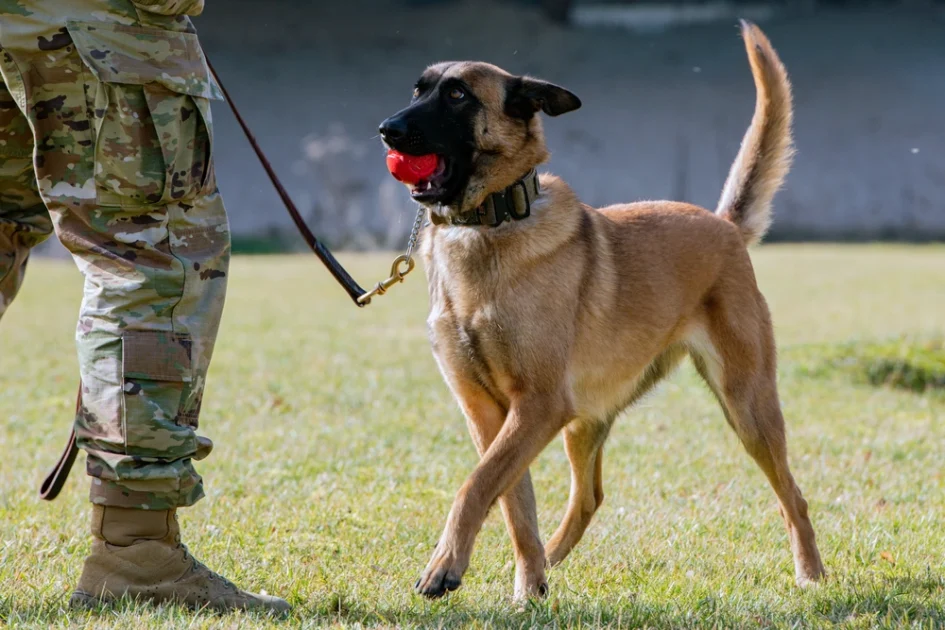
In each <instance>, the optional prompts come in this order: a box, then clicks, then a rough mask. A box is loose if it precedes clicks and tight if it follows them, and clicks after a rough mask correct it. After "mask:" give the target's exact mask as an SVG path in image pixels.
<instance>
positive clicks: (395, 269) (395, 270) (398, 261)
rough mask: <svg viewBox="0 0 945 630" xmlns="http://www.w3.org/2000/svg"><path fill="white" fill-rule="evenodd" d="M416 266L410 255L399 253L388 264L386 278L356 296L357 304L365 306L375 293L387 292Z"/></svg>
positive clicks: (382, 293)
mask: <svg viewBox="0 0 945 630" xmlns="http://www.w3.org/2000/svg"><path fill="white" fill-rule="evenodd" d="M402 265H406V268H404V269H401V266H402ZM415 266H416V262H414V259H413V257H412V256H407V255H406V254H401V255H400V256H398V257H397V258H395V259H394V264H392V265H391V266H390V277H389V278H387V280H381V281H380V282H378V283H377V284H376V285H374V288H373V289H371V290H370V291H368V292H367V293H365V294H364V295H361V296H358V304H360V305H361V306H367V305H368V304H370V303H371V298H372V297H374V296H375V295H384V294H385V293H387V289H389V288H391V287H392V286H394V285H395V284H397V283H398V282H403V281H404V278H405V277H406V276H407V274H408V273H410V272H411V271H413V268H414V267H415Z"/></svg>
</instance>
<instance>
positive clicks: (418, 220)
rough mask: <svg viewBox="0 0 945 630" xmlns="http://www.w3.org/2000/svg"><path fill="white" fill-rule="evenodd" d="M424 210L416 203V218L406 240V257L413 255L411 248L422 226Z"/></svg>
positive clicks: (414, 244) (415, 242)
mask: <svg viewBox="0 0 945 630" xmlns="http://www.w3.org/2000/svg"><path fill="white" fill-rule="evenodd" d="M425 213H426V210H425V209H424V207H423V206H421V205H420V204H417V218H416V219H414V222H413V229H412V230H410V239H409V240H408V241H407V254H406V255H407V258H411V257H412V256H413V248H414V247H415V246H416V245H417V239H418V238H419V237H420V228H422V227H423V216H424V214H425Z"/></svg>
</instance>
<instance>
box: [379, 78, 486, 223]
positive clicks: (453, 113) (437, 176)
mask: <svg viewBox="0 0 945 630" xmlns="http://www.w3.org/2000/svg"><path fill="white" fill-rule="evenodd" d="M481 109H482V103H481V102H480V101H479V100H478V99H477V98H476V96H475V95H474V94H473V92H472V89H471V88H470V87H469V86H468V85H466V84H465V83H464V82H463V81H462V80H460V79H458V78H444V77H443V73H442V68H441V66H434V67H432V68H430V69H428V70H427V71H426V72H424V73H423V76H421V77H420V80H419V81H417V84H416V87H415V88H414V93H413V98H412V100H411V102H410V105H408V106H407V107H406V108H404V109H402V110H401V111H399V112H397V113H396V114H394V115H393V116H391V117H390V118H388V119H387V120H385V121H384V122H382V123H381V126H380V129H379V131H380V134H381V138H383V140H384V143H385V144H387V146H389V147H390V148H391V149H394V150H395V151H399V152H400V153H405V154H407V155H428V154H431V153H434V154H436V155H437V157H438V158H439V164H438V166H437V170H436V172H434V174H433V175H431V176H430V178H429V179H427V180H424V181H421V182H419V183H418V184H417V185H416V186H413V187H412V188H411V193H410V194H411V196H412V197H413V198H414V199H416V200H417V201H419V202H421V203H424V204H440V205H449V204H451V203H453V202H454V201H455V200H456V199H457V197H459V195H460V194H461V193H462V192H463V190H464V189H465V187H466V184H467V183H468V182H469V178H470V177H471V175H472V172H473V157H474V155H475V152H476V139H475V121H476V117H477V115H478V114H479V112H480V111H481Z"/></svg>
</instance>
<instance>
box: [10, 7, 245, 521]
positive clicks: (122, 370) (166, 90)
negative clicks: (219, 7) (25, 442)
mask: <svg viewBox="0 0 945 630" xmlns="http://www.w3.org/2000/svg"><path fill="white" fill-rule="evenodd" d="M197 5H199V7H202V0H200V1H197V0H172V1H171V2H166V1H158V0H139V1H136V2H132V0H0V79H2V81H0V316H2V315H3V312H4V311H5V310H6V308H8V306H9V304H10V302H11V301H12V300H13V298H14V296H15V295H16V293H17V290H18V289H19V287H20V284H21V282H22V281H23V276H24V271H25V268H26V262H27V258H28V256H29V252H30V248H31V247H33V246H34V245H36V244H38V243H40V242H42V241H43V239H45V238H46V237H47V236H48V235H49V234H50V233H51V232H52V231H53V229H55V232H56V235H57V236H58V237H59V239H60V241H61V242H62V243H63V245H65V247H66V248H67V249H68V250H69V251H70V252H71V254H72V256H73V258H74V259H75V262H76V263H77V265H78V266H79V269H80V270H81V272H82V274H83V275H84V278H85V293H84V298H83V301H82V306H81V311H80V314H79V323H78V326H77V331H76V345H77V349H78V357H79V369H80V376H81V387H82V405H81V407H80V410H79V413H78V414H77V417H76V419H75V429H76V434H77V438H78V443H79V446H80V447H82V448H83V449H85V450H86V452H87V453H88V473H89V475H91V477H92V478H93V479H92V489H91V500H92V501H93V502H94V503H99V504H105V505H116V506H123V507H138V508H147V509H166V508H173V507H178V506H185V505H190V504H192V503H194V502H195V501H197V500H198V499H199V498H200V497H202V496H203V487H202V482H201V478H200V476H199V475H198V474H197V472H196V471H195V470H194V467H193V464H192V461H193V460H194V459H201V458H202V457H204V456H206V454H207V453H209V451H210V448H212V444H211V443H210V441H209V440H207V439H206V438H202V437H198V436H197V435H196V433H195V429H196V428H197V417H198V414H199V411H200V404H201V399H202V396H203V390H204V383H205V380H206V375H207V368H208V366H209V363H210V357H211V354H212V351H213V345H214V341H215V338H216V334H217V328H218V325H219V320H220V315H221V312H222V309H223V301H224V294H225V291H226V280H227V264H228V261H229V247H230V241H229V229H228V225H227V218H226V214H225V211H224V208H223V202H222V199H221V198H220V195H219V192H218V190H217V186H216V179H215V176H214V172H213V167H212V162H211V155H212V151H211V143H212V129H211V119H210V107H209V101H210V99H214V98H220V97H219V91H218V90H219V88H218V87H217V86H216V84H215V83H214V82H213V81H212V79H211V78H210V76H209V72H208V70H207V66H206V61H205V59H204V57H203V53H202V51H201V49H200V46H199V43H198V41H197V36H196V34H195V33H194V30H193V26H192V24H191V22H190V20H189V19H188V18H187V17H184V16H183V15H179V13H185V12H191V13H193V12H194V7H195V6H197ZM198 10H199V9H198Z"/></svg>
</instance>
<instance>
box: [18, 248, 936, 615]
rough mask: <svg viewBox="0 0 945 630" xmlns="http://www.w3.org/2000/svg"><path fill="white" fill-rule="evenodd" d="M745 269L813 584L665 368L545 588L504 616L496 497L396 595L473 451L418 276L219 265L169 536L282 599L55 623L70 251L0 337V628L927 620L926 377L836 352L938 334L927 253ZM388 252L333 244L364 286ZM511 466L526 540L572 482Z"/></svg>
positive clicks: (71, 576)
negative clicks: (458, 540)
mask: <svg viewBox="0 0 945 630" xmlns="http://www.w3.org/2000/svg"><path fill="white" fill-rule="evenodd" d="M753 258H754V261H755V265H756V270H757V274H758V278H759V282H760V284H761V287H762V290H763V291H764V293H765V294H766V296H767V297H768V300H769V303H770V305H771V308H772V311H773V314H774V320H775V324H776V330H777V335H778V343H779V347H780V356H781V366H780V390H781V395H782V399H783V402H784V408H785V416H786V418H787V422H788V431H789V446H790V456H791V463H792V465H793V468H794V472H795V476H796V478H797V481H798V484H799V485H800V486H801V488H802V489H803V491H804V494H805V496H806V498H807V499H808V501H809V502H810V512H811V517H812V520H813V523H814V527H815V528H816V530H817V535H818V542H819V544H820V549H821V553H822V554H823V559H824V562H825V564H826V567H827V571H828V574H829V580H828V581H827V582H826V583H825V584H824V585H822V586H820V587H817V588H814V589H809V590H805V591H800V590H798V589H797V588H796V587H795V586H794V581H793V567H792V563H791V556H790V553H789V551H788V543H787V537H786V534H785V532H784V530H783V527H782V523H781V519H780V517H779V516H778V512H777V508H776V504H775V499H774V494H773V493H772V491H771V490H770V488H769V487H768V485H767V482H766V481H765V479H764V478H763V475H762V474H761V472H760V470H759V469H758V468H757V467H756V466H755V465H754V463H753V462H752V461H751V459H750V458H749V457H748V456H747V455H746V454H745V453H744V452H743V450H742V447H741V446H740V444H739V443H738V441H737V439H736V438H735V436H734V434H733V433H732V432H731V430H730V429H729V428H728V426H727V425H726V423H725V421H724V419H723V417H722V414H721V412H720V411H719V409H718V407H717V405H716V403H715V401H714V399H713V398H712V396H711V394H710V393H709V392H708V391H707V389H706V388H705V387H704V386H703V385H702V384H701V382H700V381H699V380H698V377H696V376H695V371H694V370H693V369H692V368H691V367H689V365H688V364H687V365H686V366H685V367H684V368H683V369H682V370H680V371H679V372H678V373H677V374H676V375H675V376H674V377H673V378H671V379H670V380H668V381H667V382H666V383H664V384H663V385H662V386H661V387H660V388H659V390H658V392H657V393H655V394H653V395H651V396H650V397H648V398H647V399H645V400H644V401H643V402H642V404H640V405H639V406H638V407H637V408H635V409H634V410H632V411H630V412H628V413H626V414H624V416H623V417H622V418H621V419H620V420H618V422H617V425H616V427H615V429H614V432H613V433H612V436H611V438H610V441H609V442H608V446H607V448H606V451H605V453H606V454H605V458H604V486H605V491H606V500H605V502H604V505H603V507H602V508H601V510H600V511H599V512H598V515H597V517H596V519H595V521H594V522H593V523H592V524H591V527H590V528H589V530H588V533H587V534H586V536H585V538H584V540H583V541H582V542H581V543H580V544H579V545H578V547H577V548H576V549H575V551H574V552H573V553H572V555H571V556H570V557H569V558H568V559H567V560H566V561H565V563H564V564H563V565H562V566H560V567H558V568H556V569H554V570H552V571H551V572H550V573H549V582H550V587H551V594H550V596H549V597H548V599H547V600H545V601H542V602H535V603H529V604H528V605H526V606H516V605H514V604H512V603H511V601H510V600H511V597H510V596H511V593H512V575H513V563H512V558H511V547H510V545H509V542H508V539H507V536H506V533H505V528H504V525H503V524H502V521H501V515H500V514H499V512H498V510H495V511H494V512H493V513H492V514H491V515H490V517H489V519H488V520H487V522H486V525H485V527H484V528H483V530H482V532H481V534H480V536H479V540H478V544H477V547H476V551H475V553H474V555H473V559H472V565H471V567H470V570H469V572H468V573H467V575H466V578H465V581H464V585H463V587H462V589H460V590H459V591H457V592H456V593H454V594H453V595H452V596H450V597H448V598H445V599H443V600H440V601H436V602H428V601H426V600H424V599H422V598H420V597H419V596H417V595H415V594H413V592H412V586H413V583H414V581H415V580H416V578H417V576H418V575H419V572H420V571H421V570H422V568H423V567H424V565H425V564H426V562H427V559H428V557H429V554H430V552H431V550H432V547H433V545H434V544H435V542H436V539H437V537H438V535H439V533H440V530H441V527H442V525H443V521H444V519H445V517H446V513H447V511H448V509H449V505H450V502H451V500H452V497H453V493H454V492H455V491H456V489H457V488H458V487H459V485H460V484H461V482H462V480H463V479H464V478H465V476H466V475H467V473H468V472H469V471H470V470H471V468H472V466H473V465H474V464H475V462H476V453H475V450H474V449H473V446H472V444H471V442H470V440H469V438H468V437H467V434H466V429H465V425H464V422H463V419H462V416H461V414H460V413H459V411H458V409H457V407H456V405H455V404H454V402H453V400H452V398H451V396H450V394H449V392H448V391H447V388H446V386H445V385H444V384H443V382H442V381H441V379H440V376H439V374H438V372H437V369H436V366H435V364H434V362H433V359H432V357H431V354H430V350H429V346H428V344H427V341H426V333H425V325H424V320H425V316H426V306H427V298H426V285H425V282H424V279H423V277H422V272H417V273H416V275H415V276H411V277H410V279H409V280H408V282H407V283H406V284H405V285H401V286H397V287H395V288H394V289H392V291H391V293H389V294H388V295H387V296H384V297H382V298H379V299H377V300H376V302H375V304H374V305H373V306H370V307H369V308H367V309H361V310H359V309H356V308H355V307H354V306H352V304H351V303H350V302H349V301H348V298H347V297H346V296H345V295H344V293H343V292H342V291H341V290H340V289H339V288H338V287H336V286H334V285H333V284H332V281H331V279H330V278H329V276H328V275H327V273H326V272H325V270H324V269H322V268H321V267H320V266H319V264H318V262H317V261H316V260H315V259H314V258H309V257H299V256H296V257H238V258H237V259H236V260H235V261H234V263H233V268H232V274H231V280H230V287H231V288H230V295H229V298H228V302H227V306H226V312H225V316H224V324H223V327H222V329H221V333H220V337H219V342H218V345H217V350H216V354H215V357H214V363H213V367H212V369H211V374H210V380H209V385H208V389H207V395H206V400H205V404H204V411H203V415H202V418H201V424H202V430H201V433H203V434H205V435H207V436H208V437H210V438H211V439H213V440H214V442H215V445H216V448H215V450H214V452H213V454H212V455H211V457H210V458H209V459H207V460H205V461H203V462H200V464H199V466H198V469H199V470H200V472H201V473H202V474H203V475H204V477H205V479H206V482H207V494H208V497H207V499H205V500H204V501H201V502H200V503H199V504H198V505H197V506H195V507H194V508H192V509H189V510H186V511H182V518H181V521H182V525H183V527H184V536H185V541H186V542H187V543H188V544H189V546H190V547H191V549H192V550H194V551H195V552H196V553H197V555H198V557H200V558H201V559H203V560H204V561H205V562H206V563H207V564H208V565H210V566H211V567H213V568H215V569H218V570H220V571H221V572H222V573H224V574H225V575H227V576H228V577H230V578H231V579H233V580H234V581H236V582H237V583H239V584H241V585H244V586H245V587H247V588H253V589H257V590H258V589H265V590H266V591H268V592H271V593H278V594H281V595H283V596H285V597H286V598H287V599H288V600H289V601H290V602H291V603H292V604H294V606H295V610H294V612H293V614H292V616H291V617H289V618H288V619H286V620H282V621H278V620H270V619H267V618H265V617H259V616H253V615H230V616H216V615H212V614H209V613H200V614H197V615H192V614H191V613H188V612H186V611H182V610H179V609H177V608H174V607H166V608H161V609H151V608H147V607H135V606H134V605H131V604H127V605H124V606H118V607H115V608H110V609H106V610H105V611H102V612H92V613H76V612H71V611H69V610H68V609H67V608H66V602H67V600H68V594H69V592H70V589H71V588H72V586H73V584H74V583H75V582H76V580H77V578H78V575H79V572H80V569H81V562H82V559H83V557H84V555H85V553H86V551H87V550H88V546H89V538H88V534H87V532H88V520H87V503H86V495H87V481H86V478H85V476H84V474H83V472H84V471H83V466H82V463H83V462H84V457H80V460H79V462H78V464H77V466H76V469H75V470H74V471H73V475H72V477H71V478H70V480H69V483H68V484H67V485H66V487H65V489H64V490H63V494H62V496H60V498H59V499H58V500H56V501H55V502H53V503H45V502H42V501H40V500H39V499H38V498H37V496H36V488H37V486H38V484H39V482H40V480H41V479H42V476H43V475H44V474H45V473H46V472H47V470H48V468H49V467H50V466H51V465H52V463H53V462H54V460H55V458H56V456H57V455H58V453H59V449H60V448H61V446H62V444H63V442H64V441H65V439H66V437H67V434H68V430H69V425H70V422H71V413H72V405H73V403H74V398H73V396H74V388H75V383H76V378H77V371H76V361H75V357H74V354H73V352H74V350H73V343H72V338H73V328H74V325H75V322H74V318H75V315H76V313H77V309H78V302H79V298H80V293H81V282H80V277H79V275H78V273H77V272H76V271H75V269H74V268H73V266H72V265H71V264H70V263H64V262H53V261H43V260H37V261H35V262H34V263H32V267H31V269H30V271H29V273H28V274H27V276H28V277H27V282H26V287H25V288H24V290H23V292H22V294H21V296H20V297H19V298H18V300H17V302H16V303H15V304H14V306H13V307H12V308H11V310H10V311H9V312H8V314H7V316H6V317H5V319H4V320H3V322H2V325H0V417H2V418H3V420H2V421H0V449H2V453H3V456H2V457H0V543H2V544H0V626H2V625H4V623H6V624H9V625H10V626H17V627H19V626H33V627H49V626H54V627H58V626H62V627H65V626H80V627H84V626H90V627H92V626H94V627H116V628H133V627H175V628H177V627H185V626H186V627H191V626H192V627H236V626H239V627H268V626H272V625H279V624H286V625H289V626H322V625H342V626H356V625H363V626H385V627H391V626H423V627H431V626H434V627H438V626H443V627H461V626H462V627H468V626H489V627H493V626H500V627H533V626H556V627H578V626H585V627H586V626H597V625H604V624H606V625H614V626H626V627H640V626H649V627H753V626H766V627H771V626H773V627H803V628H807V627H834V626H835V625H838V626H840V627H849V628H867V627H876V626H910V627H943V626H945V527H943V525H945V478H943V473H945V470H943V461H945V390H938V391H926V392H924V393H916V392H914V391H912V390H908V389H899V388H895V387H892V386H882V385H880V386H876V385H873V384H870V382H869V380H868V379H867V378H866V377H865V376H864V374H865V369H866V368H865V367H864V368H863V369H862V370H861V366H860V363H858V361H860V358H856V357H853V358H850V359H844V358H843V356H840V355H842V354H843V353H844V352H853V351H854V350H856V349H857V348H867V349H868V348H870V347H872V346H870V345H869V344H872V343H874V342H884V341H887V340H890V339H893V340H895V339H897V338H898V337H899V336H901V335H905V336H906V337H907V339H912V338H915V339H917V340H918V341H920V342H921V341H923V340H929V339H933V340H934V339H935V338H940V337H941V336H942V335H943V334H945V247H942V246H927V247H908V246H836V245H769V246H763V247H760V248H758V249H756V250H755V251H754V252H753ZM389 259H390V256H389V255H386V254H385V255H369V256H347V257H344V261H345V262H346V263H347V264H350V266H351V270H352V272H353V274H354V275H355V276H356V277H357V278H359V279H361V280H362V283H363V284H369V283H372V282H373V281H375V280H376V279H379V278H380V277H381V276H383V275H384V273H385V272H386V271H387V270H388V269H389ZM849 342H855V343H852V344H851V343H849ZM897 343H898V342H897ZM889 347H893V348H895V347H897V344H896V343H894V344H891V345H890V346H889ZM930 347H932V348H933V349H932V350H929V351H928V356H926V357H925V359H927V360H928V361H927V362H928V364H930V365H932V368H930V369H933V370H934V369H935V365H940V364H941V362H942V358H941V357H942V355H941V353H940V352H939V351H938V350H935V346H934V344H933V346H930ZM938 348H939V350H940V348H941V346H938ZM878 351H880V350H877V352H878ZM882 351H883V352H885V351H886V350H882ZM838 353H839V354H838ZM861 354H863V355H864V356H865V355H868V354H869V352H868V351H864V352H863V353H861ZM838 356H839V357H840V358H839V359H838ZM925 359H924V360H925ZM864 361H868V359H866V360H864ZM532 474H533V478H534V482H535V487H536V493H537V496H538V506H539V518H540V523H541V528H542V533H543V535H544V536H546V537H547V536H548V535H549V534H550V533H551V531H552V530H553V527H554V526H555V525H556V524H557V521H558V519H560V517H561V515H562V513H563V509H564V506H565V501H566V498H567V492H568V486H569V477H568V468H567V461H566V458H565V456H564V453H563V449H562V447H561V440H560V438H559V439H557V440H556V441H555V442H554V443H552V445H551V446H550V447H549V448H548V449H547V451H546V452H545V453H544V454H543V455H542V456H541V457H540V458H539V460H538V461H537V462H536V464H535V465H534V466H533V468H532Z"/></svg>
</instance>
